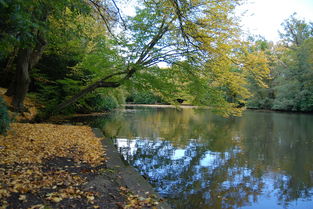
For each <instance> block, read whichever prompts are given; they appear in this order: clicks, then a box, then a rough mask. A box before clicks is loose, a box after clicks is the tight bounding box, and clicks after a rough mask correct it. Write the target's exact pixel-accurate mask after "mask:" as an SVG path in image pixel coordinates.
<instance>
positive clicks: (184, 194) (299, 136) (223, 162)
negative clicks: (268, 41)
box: [93, 109, 313, 208]
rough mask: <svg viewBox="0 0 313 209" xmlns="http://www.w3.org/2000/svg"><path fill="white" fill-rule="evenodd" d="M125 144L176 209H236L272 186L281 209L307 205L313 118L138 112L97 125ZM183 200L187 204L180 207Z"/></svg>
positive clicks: (131, 158)
mask: <svg viewBox="0 0 313 209" xmlns="http://www.w3.org/2000/svg"><path fill="white" fill-rule="evenodd" d="M93 121H94V122H95V121H97V123H98V124H97V126H98V127H101V128H102V129H103V130H104V132H105V133H106V135H107V136H110V137H112V138H115V137H118V138H125V140H126V141H127V142H126V143H128V145H127V147H131V148H125V147H124V148H122V147H121V151H122V152H123V153H124V156H125V157H126V158H127V160H128V161H129V162H130V163H131V164H133V165H134V166H135V167H137V168H138V169H139V170H140V171H141V172H142V174H143V175H145V176H148V177H149V180H150V181H151V183H152V184H153V185H154V186H155V187H156V188H157V189H158V190H159V192H161V193H162V194H163V195H164V196H166V197H169V198H170V199H171V200H172V203H173V204H175V206H176V207H177V208H187V206H185V205H186V201H187V204H188V208H193V207H194V208H237V207H242V206H245V205H249V204H250V203H253V202H256V201H257V200H258V198H259V197H260V196H259V195H260V193H261V192H267V190H266V189H267V188H266V187H267V185H266V184H269V182H267V181H268V179H269V178H270V179H271V182H273V185H271V187H273V189H274V190H275V192H274V193H272V194H271V195H275V196H276V198H277V201H279V202H280V203H281V204H284V205H285V206H288V203H289V202H292V201H294V200H297V199H299V198H309V197H312V195H313V194H312V191H313V190H312V188H313V175H312V173H313V164H312V162H313V154H312V150H313V149H312V148H313V129H312V128H311V127H312V124H313V117H312V116H310V115H293V114H284V113H264V112H247V113H246V116H245V117H242V118H231V119H224V118H220V117H217V116H214V115H212V114H211V113H210V112H209V111H207V110H200V111H198V112H197V113H195V112H194V111H193V110H192V109H186V110H183V111H181V112H178V111H176V110H173V109H143V110H139V111H136V110H134V111H126V112H123V113H116V114H113V115H111V116H110V117H107V118H105V119H103V118H99V120H93ZM182 199H185V201H182Z"/></svg>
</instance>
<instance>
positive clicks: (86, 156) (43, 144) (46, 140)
mask: <svg viewBox="0 0 313 209" xmlns="http://www.w3.org/2000/svg"><path fill="white" fill-rule="evenodd" d="M103 156H104V150H103V148H102V145H101V142H100V139H99V138H97V137H95V136H94V134H93V132H92V130H91V128H90V127H88V126H73V125H54V124H29V123H12V124H11V130H10V131H9V132H8V135H7V136H0V164H13V163H41V162H42V160H43V159H48V158H53V157H67V158H73V159H74V160H75V161H76V162H87V163H89V164H91V165H99V164H100V163H101V162H102V161H103V160H104V157H103Z"/></svg>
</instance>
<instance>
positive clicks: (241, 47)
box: [0, 0, 313, 118]
mask: <svg viewBox="0 0 313 209" xmlns="http://www.w3.org/2000/svg"><path fill="white" fill-rule="evenodd" d="M123 3H125V2H124V1H123V0H112V1H100V0H58V1H53V2H52V1H47V0H40V1H35V0H27V1H23V0H17V1H6V0H5V1H0V16H1V18H0V25H1V27H0V66H1V70H0V84H1V87H3V88H6V89H8V90H7V92H6V95H8V96H12V98H13V100H12V106H13V108H14V111H17V112H24V111H27V109H26V108H25V107H24V104H23V103H24V99H25V97H26V95H28V96H29V97H31V98H33V99H35V100H36V102H37V103H38V104H40V106H41V107H42V108H41V115H40V117H43V118H45V117H47V116H50V115H54V114H60V113H61V114H68V113H75V112H79V113H90V112H99V111H108V110H111V109H114V108H116V107H118V106H119V105H121V104H124V103H125V102H132V103H166V104H176V105H177V104H179V103H182V102H183V103H184V104H192V105H198V106H209V107H210V108H212V110H213V111H215V112H217V113H219V114H221V115H224V116H229V115H238V114H240V113H241V112H242V111H243V110H244V109H246V108H253V109H269V110H282V111H304V112H310V111H312V110H313V93H312V92H313V91H312V90H313V89H312V88H313V83H312V81H313V23H311V22H305V21H304V20H301V19H297V17H296V14H293V15H291V16H290V17H286V18H287V19H286V20H285V21H284V22H283V23H282V26H283V30H282V31H280V37H281V39H280V41H278V42H276V43H273V42H271V41H268V40H266V39H265V38H263V37H261V36H253V35H251V36H249V37H244V36H243V35H242V31H241V28H240V17H238V16H236V14H235V9H236V7H237V6H238V5H240V4H242V1H240V0H223V1H205V0H190V1H185V0H170V1H165V0H159V1H155V0H145V1H134V2H133V7H134V8H135V14H133V15H128V14H127V12H125V11H126V10H125V9H122V5H123Z"/></svg>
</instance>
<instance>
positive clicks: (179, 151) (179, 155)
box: [171, 149, 186, 160]
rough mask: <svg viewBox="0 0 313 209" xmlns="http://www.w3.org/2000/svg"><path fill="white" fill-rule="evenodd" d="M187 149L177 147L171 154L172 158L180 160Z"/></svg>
mask: <svg viewBox="0 0 313 209" xmlns="http://www.w3.org/2000/svg"><path fill="white" fill-rule="evenodd" d="M185 151H186V150H185V149H176V150H174V153H173V155H172V156H171V159H172V160H179V159H182V158H183V157H184V156H185Z"/></svg>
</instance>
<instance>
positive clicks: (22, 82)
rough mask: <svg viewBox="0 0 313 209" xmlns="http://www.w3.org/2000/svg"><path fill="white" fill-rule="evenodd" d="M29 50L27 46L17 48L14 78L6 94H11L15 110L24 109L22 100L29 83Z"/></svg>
mask: <svg viewBox="0 0 313 209" xmlns="http://www.w3.org/2000/svg"><path fill="white" fill-rule="evenodd" d="M31 52H32V50H31V49H29V48H26V49H20V50H19V53H18V55H17V63H16V72H15V78H14V80H13V81H12V84H11V86H10V87H11V88H9V89H8V92H7V94H9V93H10V94H11V95H13V101H12V105H13V108H14V109H15V110H16V111H24V105H23V102H24V99H25V96H26V94H27V91H28V87H29V83H30V77H29V63H30V57H31Z"/></svg>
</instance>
